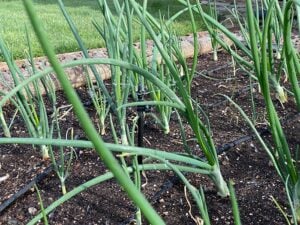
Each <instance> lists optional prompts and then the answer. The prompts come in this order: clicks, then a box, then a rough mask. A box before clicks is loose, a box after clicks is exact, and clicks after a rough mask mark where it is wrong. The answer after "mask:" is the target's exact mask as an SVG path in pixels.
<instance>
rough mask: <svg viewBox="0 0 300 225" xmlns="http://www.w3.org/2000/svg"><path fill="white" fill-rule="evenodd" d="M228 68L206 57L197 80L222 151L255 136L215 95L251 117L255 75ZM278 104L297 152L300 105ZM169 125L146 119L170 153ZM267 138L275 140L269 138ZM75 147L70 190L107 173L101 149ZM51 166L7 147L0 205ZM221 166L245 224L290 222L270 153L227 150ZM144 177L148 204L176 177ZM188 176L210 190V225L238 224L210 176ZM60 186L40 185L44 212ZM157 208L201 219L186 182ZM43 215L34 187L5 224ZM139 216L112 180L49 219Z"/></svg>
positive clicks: (259, 104)
mask: <svg viewBox="0 0 300 225" xmlns="http://www.w3.org/2000/svg"><path fill="white" fill-rule="evenodd" d="M230 63H231V58H230V57H229V56H228V55H227V54H224V53H219V60H218V61H217V62H213V61H212V56H211V55H205V56H200V57H199V65H198V68H197V71H198V72H199V73H201V74H204V75H205V77H204V76H202V75H198V76H197V77H196V78H195V79H194V82H193V89H192V96H193V98H194V99H195V100H196V101H197V102H199V103H200V105H201V106H202V108H203V109H204V111H205V112H206V113H207V115H208V117H209V120H210V124H211V129H212V132H213V137H214V141H215V143H216V145H217V146H221V145H224V144H226V143H227V142H231V141H234V140H236V139H238V138H240V137H243V136H245V135H252V134H253V133H252V132H251V130H250V129H249V127H248V125H247V124H246V123H245V122H244V120H243V118H242V117H241V116H240V115H239V113H238V112H237V110H236V109H235V108H234V107H233V106H232V105H230V104H228V102H226V101H224V98H223V97H221V96H220V95H216V94H226V95H229V96H232V97H233V98H234V100H235V101H236V102H237V103H238V104H239V105H240V106H242V108H243V109H244V110H245V111H247V112H248V114H249V115H250V116H251V115H252V113H251V112H252V108H251V99H250V94H249V93H250V92H249V88H248V86H249V78H248V76H246V75H245V73H243V72H242V71H241V70H236V71H235V72H234V68H233V67H232V66H231V65H229V64H230ZM235 69H236V68H235ZM213 70H214V71H213ZM208 71H210V72H208ZM255 87H256V86H255ZM255 87H254V88H255ZM78 93H79V94H80V96H81V97H82V99H83V101H84V102H88V101H90V100H89V98H88V95H87V91H86V89H85V88H79V89H78ZM58 96H59V99H58V102H59V105H68V103H67V101H66V100H65V99H64V97H63V94H62V93H58ZM274 99H275V98H274ZM254 100H255V105H256V112H257V126H258V127H260V128H265V127H266V125H267V123H266V119H265V118H266V113H265V108H264V103H263V100H262V98H261V95H260V94H259V93H258V92H256V93H255V96H254ZM275 101H276V100H275ZM87 105H88V104H87ZM276 106H277V108H278V110H279V113H280V117H281V118H282V121H283V122H282V123H283V124H284V126H285V128H286V129H287V132H286V134H287V136H288V140H289V142H290V143H289V144H290V146H291V148H292V149H295V146H296V145H297V144H299V140H300V138H299V133H300V132H299V130H300V129H299V127H300V126H299V124H300V118H299V115H298V117H297V116H296V115H297V111H296V109H295V104H294V103H293V100H292V99H290V101H289V102H288V103H287V104H286V105H285V109H282V106H281V105H280V104H279V102H276ZM65 110H67V108H66V109H65ZM87 110H88V112H89V113H90V115H91V116H92V118H94V119H95V118H96V112H95V111H94V110H93V109H92V107H88V106H87ZM5 112H6V115H7V118H9V117H8V115H12V114H13V113H14V111H13V108H12V107H10V106H9V107H7V109H6V111H5ZM132 113H134V112H132ZM133 115H134V114H133ZM61 124H62V129H63V130H64V131H66V130H67V129H68V128H71V127H73V128H74V132H75V135H76V137H78V138H83V139H84V135H83V132H82V131H81V129H80V126H79V124H78V122H77V120H76V119H75V116H74V115H73V113H72V111H70V112H69V113H68V114H67V115H66V116H65V118H63V119H62V121H61ZM170 124H171V129H170V130H171V132H170V133H169V134H168V135H165V134H163V132H162V130H161V129H160V128H159V127H158V126H157V124H155V123H154V122H153V120H151V119H150V118H147V119H146V126H145V138H144V139H145V144H146V145H147V146H149V147H151V148H157V149H162V150H166V151H171V152H175V151H183V146H182V140H181V137H180V131H179V126H178V121H177V119H176V116H175V115H174V117H172V119H171V122H170ZM23 126H24V125H23V124H22V123H21V121H18V120H16V122H15V123H14V125H13V128H12V131H13V135H14V136H18V137H21V136H26V132H25V130H24V128H22V127H23ZM186 131H187V135H188V138H189V139H191V141H189V144H190V147H191V149H192V150H193V151H194V153H195V154H197V155H201V151H200V150H199V148H198V147H197V145H196V143H195V142H193V140H192V138H193V134H192V132H191V130H190V128H189V127H188V126H186ZM1 135H2V134H1ZM103 138H104V140H106V141H110V142H111V140H112V138H111V135H110V132H109V129H108V130H107V135H105V136H103ZM265 138H266V139H268V140H271V139H270V137H268V136H266V137H265ZM270 142H271V141H270ZM76 150H77V152H78V154H77V159H75V160H74V161H73V163H72V168H71V172H70V176H69V177H68V179H67V181H66V184H67V189H68V190H72V189H73V188H74V187H76V186H78V185H80V184H82V183H84V182H86V181H88V180H90V179H92V178H94V177H97V176H99V175H101V174H103V173H104V172H106V171H107V169H106V168H105V166H104V165H103V163H102V162H101V159H100V158H99V157H98V156H97V154H96V153H95V151H92V150H84V149H76ZM49 163H50V162H41V157H40V153H39V150H38V149H35V148H34V147H32V146H24V145H1V146H0V177H1V176H4V175H5V174H9V179H7V180H5V181H4V182H2V183H0V196H1V197H0V204H2V203H3V202H4V201H5V200H7V199H8V198H10V197H11V196H12V195H13V194H14V193H16V192H17V191H18V190H19V189H21V188H22V187H23V185H25V184H26V183H28V182H30V180H31V179H33V178H34V177H35V176H36V175H37V174H39V173H41V172H42V171H43V170H44V169H45V168H46V167H47V166H48V165H49ZM220 164H221V169H222V173H223V175H224V177H225V179H226V180H229V179H232V180H233V181H234V183H235V185H234V187H235V191H236V195H237V199H238V203H239V208H240V213H241V219H242V222H243V224H246V225H250V224H255V225H259V224H261V225H265V224H286V221H285V220H284V217H283V215H282V214H281V213H280V212H279V210H278V209H277V208H276V206H275V204H274V203H273V202H272V200H271V197H272V196H273V197H274V198H275V199H276V200H277V201H278V203H279V204H280V205H281V206H282V207H283V209H284V210H286V211H287V212H289V209H288V203H287V198H286V194H285V190H284V185H283V184H282V182H281V181H280V179H279V177H278V176H277V174H276V172H275V169H274V168H273V166H272V164H271V162H270V160H269V158H268V156H267V155H266V153H265V152H264V150H263V149H262V148H261V146H260V145H259V144H258V143H257V142H256V141H255V140H250V141H247V142H244V143H242V144H240V145H238V146H236V147H234V148H231V149H230V150H228V151H227V152H225V153H223V154H222V155H221V156H220ZM146 175H147V179H148V184H147V185H146V186H145V188H144V189H143V193H145V195H146V196H147V197H148V199H150V200H151V199H153V196H154V195H155V193H157V192H158V191H159V190H160V189H161V187H162V185H164V184H165V183H166V182H167V181H168V180H169V179H172V177H173V173H172V172H159V171H151V172H146ZM187 177H188V179H189V181H190V182H191V183H192V184H193V185H194V186H195V187H200V186H202V187H203V188H204V191H205V195H206V200H207V205H208V210H209V214H210V217H211V221H212V224H214V225H224V224H233V219H232V211H231V204H230V201H229V199H227V198H225V199H222V198H220V197H218V196H217V195H216V191H215V189H214V186H213V184H212V183H211V181H210V180H209V179H208V178H206V177H204V176H202V175H195V174H192V175H187ZM59 184H60V182H59V180H58V178H57V176H56V174H55V173H54V172H52V173H50V174H49V175H47V176H46V178H45V179H43V180H42V181H41V182H39V183H38V184H37V186H38V188H39V190H40V192H41V196H42V199H43V203H44V206H45V207H46V206H48V205H49V204H50V203H51V202H53V201H55V200H56V199H58V198H59V197H60V196H61V192H60V186H59ZM188 202H190V203H191V204H192V209H191V213H189V211H190V207H189V204H188ZM153 205H154V207H155V208H156V210H157V211H158V212H159V214H160V215H161V216H162V217H163V219H164V220H165V221H166V223H167V224H170V225H173V224H174V225H175V224H178V225H179V224H195V222H194V220H193V219H192V217H191V215H192V216H193V217H195V218H196V217H200V218H201V216H200V214H199V212H198V211H197V209H196V207H195V205H194V204H193V201H192V197H191V196H190V195H188V196H185V194H184V185H183V184H182V183H181V182H177V183H175V184H174V185H173V186H172V187H171V188H170V189H169V190H167V191H166V192H165V193H163V194H162V195H161V196H159V198H158V200H157V201H155V202H154V203H153ZM39 210H40V205H39V203H38V198H37V193H36V191H35V190H34V189H31V190H29V191H28V192H27V193H26V194H25V195H23V196H22V197H20V198H18V199H17V200H16V201H15V202H14V203H13V204H12V205H10V206H9V207H8V208H7V209H6V210H4V211H3V212H2V213H1V214H0V224H10V225H12V224H25V223H27V222H28V221H30V219H31V218H33V217H34V215H36V214H37V213H38V211H39ZM134 212H135V207H134V206H133V205H132V203H131V202H130V201H129V200H128V198H127V196H126V194H124V192H123V191H122V189H121V188H120V187H119V185H118V184H117V183H116V182H115V181H114V180H110V181H107V182H105V183H102V184H100V185H96V186H94V187H92V188H90V189H88V190H87V191H84V192H82V193H81V194H79V195H78V196H76V197H75V198H73V199H71V200H70V201H68V202H66V203H64V204H63V205H62V206H60V207H59V208H57V209H56V210H54V211H53V212H52V213H51V214H50V215H49V221H50V224H57V225H58V224H126V223H128V221H130V218H132V217H133V216H134ZM145 224H146V223H145Z"/></svg>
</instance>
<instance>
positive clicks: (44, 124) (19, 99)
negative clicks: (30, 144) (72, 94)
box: [0, 32, 56, 159]
mask: <svg viewBox="0 0 300 225" xmlns="http://www.w3.org/2000/svg"><path fill="white" fill-rule="evenodd" d="M26 33H27V32H26ZM27 39H28V35H27ZM28 47H29V51H28V62H29V64H30V65H29V66H27V68H26V70H27V73H28V74H34V73H36V71H37V69H36V68H35V64H34V61H33V57H32V51H31V45H30V41H29V39H28ZM0 49H1V52H2V55H3V57H4V59H5V60H6V62H7V65H8V67H9V70H10V73H11V75H12V80H13V84H8V83H5V82H7V81H6V80H5V79H1V80H2V82H3V83H2V84H1V85H3V86H6V87H7V89H11V88H12V87H13V85H15V86H17V85H18V84H19V83H20V82H22V81H23V80H24V79H25V76H24V75H23V73H22V72H21V70H20V69H19V68H18V66H17V65H16V64H15V63H14V61H13V60H12V56H11V53H10V51H9V50H8V48H7V47H6V45H5V43H4V40H3V39H1V38H0ZM40 86H41V87H43V88H44V92H45V93H47V96H48V100H49V102H50V104H51V105H52V109H51V110H55V105H56V97H55V91H54V84H53V82H52V80H51V79H50V77H49V76H45V77H43V78H42V79H40V80H37V81H34V82H33V83H32V85H30V86H26V87H24V88H23V89H22V90H19V92H18V93H16V95H14V96H13V97H12V98H10V101H11V103H13V104H14V105H15V106H16V109H17V111H18V112H19V113H20V115H21V117H22V118H23V121H24V123H25V126H26V128H27V130H28V132H29V134H30V135H31V136H32V137H38V138H50V137H51V132H50V129H51V128H50V127H51V125H50V123H51V122H49V120H48V115H47V113H48V112H49V111H48V110H47V108H46V105H45V102H44V99H43V96H42V93H41V90H40ZM2 95H5V93H2ZM2 107H3V104H1V122H2V128H3V130H4V134H5V136H7V137H9V136H11V134H10V131H9V128H8V126H7V125H6V123H5V120H4V118H3V114H2ZM40 148H41V152H42V157H43V159H48V158H49V146H46V145H42V146H40Z"/></svg>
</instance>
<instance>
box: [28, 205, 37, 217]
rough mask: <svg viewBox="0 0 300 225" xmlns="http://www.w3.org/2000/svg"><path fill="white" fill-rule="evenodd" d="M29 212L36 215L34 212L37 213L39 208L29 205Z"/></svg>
mask: <svg viewBox="0 0 300 225" xmlns="http://www.w3.org/2000/svg"><path fill="white" fill-rule="evenodd" d="M28 212H29V214H30V215H34V214H36V213H37V209H36V208H34V207H29V208H28Z"/></svg>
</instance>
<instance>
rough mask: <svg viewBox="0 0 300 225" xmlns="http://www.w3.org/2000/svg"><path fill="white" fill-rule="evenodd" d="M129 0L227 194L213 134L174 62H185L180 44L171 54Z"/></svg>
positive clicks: (216, 180)
mask: <svg viewBox="0 0 300 225" xmlns="http://www.w3.org/2000/svg"><path fill="white" fill-rule="evenodd" d="M129 2H130V4H131V6H132V8H133V9H134V11H135V13H136V15H137V17H138V18H139V20H140V22H141V23H142V25H143V26H144V27H145V29H146V30H147V32H148V34H149V36H150V37H151V39H152V40H153V42H154V44H155V45H156V47H157V49H158V51H159V53H160V55H161V57H162V59H163V60H164V62H165V65H166V66H167V67H168V70H169V71H170V73H171V75H172V76H173V79H174V80H175V83H176V86H177V88H178V96H179V97H180V98H181V100H182V102H183V105H184V109H183V110H182V111H181V113H182V115H183V116H184V117H185V118H186V119H187V121H188V123H189V125H190V126H191V128H192V130H193V132H194V135H195V137H196V139H197V142H198V144H199V146H200V147H201V149H202V151H203V153H204V155H205V156H206V158H207V161H208V164H210V165H211V166H213V167H214V170H215V171H214V173H213V175H211V176H210V177H211V179H212V180H213V181H214V183H215V185H216V187H217V188H218V193H219V194H220V195H221V196H227V195H228V193H229V192H228V187H227V184H226V183H225V181H224V179H223V177H222V175H221V172H220V167H219V162H218V157H217V154H216V148H215V145H214V142H213V140H212V137H211V134H210V132H209V130H208V129H207V127H206V125H205V124H204V123H203V122H202V121H201V120H200V118H199V116H198V113H197V110H195V109H194V106H193V103H192V100H191V97H190V86H189V85H190V84H191V82H188V84H185V83H184V81H183V80H182V78H181V74H180V70H179V68H178V66H176V64H175V62H174V58H176V59H178V62H179V63H180V62H182V63H184V60H182V59H184V57H183V55H182V53H181V51H179V48H178V45H173V46H174V49H173V52H172V54H171V55H170V54H169V52H168V51H166V49H165V48H164V46H163V44H162V42H161V39H160V38H159V37H160V36H159V35H157V34H156V33H155V30H154V28H153V27H152V26H151V23H149V20H148V19H147V18H145V17H144V14H143V11H142V10H141V9H140V7H139V6H138V4H137V3H136V2H135V1H133V0H129ZM188 5H189V6H190V4H189V1H188ZM189 9H190V11H191V7H189ZM193 22H194V21H193ZM194 44H195V45H197V41H194ZM195 49H197V48H195ZM183 67H184V68H186V64H183ZM192 72H194V68H193V69H192ZM184 73H185V74H184V75H185V76H186V77H188V78H190V77H191V76H190V73H188V70H187V69H184ZM168 89H169V88H168ZM145 104H147V103H145ZM154 104H155V103H154ZM167 104H168V103H167Z"/></svg>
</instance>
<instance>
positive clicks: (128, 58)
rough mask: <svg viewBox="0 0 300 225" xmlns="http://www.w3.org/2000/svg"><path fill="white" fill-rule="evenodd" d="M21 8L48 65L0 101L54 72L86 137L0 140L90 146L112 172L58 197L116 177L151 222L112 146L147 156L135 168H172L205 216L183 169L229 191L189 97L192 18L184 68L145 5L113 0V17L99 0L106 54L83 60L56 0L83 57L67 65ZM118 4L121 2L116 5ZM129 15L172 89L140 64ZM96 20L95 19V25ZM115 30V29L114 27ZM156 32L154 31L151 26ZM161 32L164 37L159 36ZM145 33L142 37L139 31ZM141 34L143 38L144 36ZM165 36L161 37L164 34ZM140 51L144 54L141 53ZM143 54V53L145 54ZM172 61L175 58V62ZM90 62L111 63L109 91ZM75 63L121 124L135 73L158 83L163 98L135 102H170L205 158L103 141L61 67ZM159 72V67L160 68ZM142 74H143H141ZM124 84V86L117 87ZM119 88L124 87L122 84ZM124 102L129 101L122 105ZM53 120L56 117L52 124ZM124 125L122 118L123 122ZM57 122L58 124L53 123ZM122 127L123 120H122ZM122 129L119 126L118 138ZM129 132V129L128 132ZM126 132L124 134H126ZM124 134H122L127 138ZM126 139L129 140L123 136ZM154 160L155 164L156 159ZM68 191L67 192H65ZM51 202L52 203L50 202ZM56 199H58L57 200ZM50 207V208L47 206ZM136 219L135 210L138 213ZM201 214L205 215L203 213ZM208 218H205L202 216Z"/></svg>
mask: <svg viewBox="0 0 300 225" xmlns="http://www.w3.org/2000/svg"><path fill="white" fill-rule="evenodd" d="M23 2H24V5H25V9H26V11H27V13H28V15H29V18H30V21H31V23H32V26H33V28H34V31H35V33H36V35H37V38H38V40H39V42H40V44H41V46H42V48H43V50H44V52H45V54H46V55H47V57H48V59H49V62H50V64H51V66H52V67H51V68H45V69H44V70H43V71H34V74H33V75H32V76H31V77H30V78H28V79H26V80H21V81H20V82H18V83H16V84H15V86H16V87H15V88H13V89H12V90H11V92H10V93H7V94H6V96H4V98H3V99H2V100H1V101H0V106H1V103H3V101H4V100H6V99H8V98H9V97H10V96H14V94H17V96H18V94H19V93H20V92H21V91H22V90H23V89H24V88H25V89H26V88H29V87H30V84H31V83H34V82H37V81H39V79H42V78H44V77H45V76H46V75H47V74H48V73H50V72H53V71H54V72H55V73H56V75H57V77H58V80H59V81H60V84H61V86H62V88H63V90H64V92H65V94H66V97H67V98H68V100H69V102H70V103H71V104H72V106H73V109H74V112H75V114H76V116H77V118H78V120H79V122H80V125H81V127H82V128H83V130H84V132H85V134H86V136H87V138H88V140H90V141H75V140H62V139H54V138H53V137H52V136H49V138H48V137H43V138H39V136H36V138H31V139H30V138H25V139H18V138H7V139H6V138H0V143H2V144H3V143H23V144H29V143H30V144H39V145H41V146H43V145H45V146H56V145H57V146H60V147H61V148H62V147H63V146H76V147H84V148H93V149H95V151H96V152H97V153H98V154H99V156H100V157H101V160H102V161H103V162H104V164H105V165H106V166H107V167H108V169H109V170H110V171H111V172H109V173H107V174H104V175H102V176H100V178H98V179H97V180H96V181H95V180H93V182H90V183H85V184H83V185H81V186H79V187H78V188H75V189H74V190H73V191H71V192H69V193H67V194H66V195H65V197H64V198H63V199H68V198H69V197H70V196H72V195H73V194H74V193H75V194H77V193H79V192H78V191H80V190H81V191H82V190H84V189H86V188H87V187H89V186H91V185H93V184H96V183H99V182H103V181H105V180H107V179H110V178H112V177H115V178H116V180H117V181H118V182H119V183H120V185H121V186H122V187H123V188H124V190H125V192H126V193H127V194H128V196H129V197H130V199H132V200H133V202H134V203H135V204H136V206H137V207H138V208H139V209H140V210H141V212H142V213H143V214H144V215H145V217H146V218H147V219H148V220H149V222H150V223H151V224H164V222H163V221H162V219H161V218H160V217H159V216H158V214H157V212H155V210H154V209H153V208H152V206H151V205H150V204H149V202H148V201H147V200H146V199H145V197H144V196H143V195H142V194H141V192H140V191H139V187H140V178H139V177H136V178H135V183H134V182H132V180H131V179H130V177H129V173H130V172H132V170H133V169H132V168H131V167H128V166H127V165H126V164H125V163H124V164H123V167H121V165H120V164H119V162H118V161H117V160H116V159H115V157H114V155H113V154H112V151H116V152H119V153H120V155H123V156H126V155H127V156H130V157H131V156H134V157H135V156H139V155H142V156H146V157H149V158H151V159H153V160H154V161H152V163H150V164H144V165H139V164H138V163H136V162H135V163H134V164H133V166H134V167H135V171H137V170H138V171H141V170H150V169H151V170H157V169H159V170H172V171H174V172H175V173H176V174H177V175H178V176H179V177H180V179H181V180H182V181H183V182H184V184H185V185H186V186H187V188H188V189H189V191H190V193H191V194H192V196H193V198H194V200H195V202H196V204H197V207H198V209H199V213H201V214H203V215H206V214H207V210H206V208H205V204H204V203H205V202H204V201H203V192H202V194H201V190H200V191H199V190H198V189H197V188H195V187H194V186H192V185H191V184H190V183H189V182H188V181H187V179H186V177H185V176H184V174H183V173H182V172H191V173H201V174H204V175H207V176H209V177H210V178H211V180H212V181H213V183H214V184H215V186H216V188H217V190H218V194H219V195H221V196H223V197H225V196H228V195H229V190H228V187H227V184H226V182H225V181H224V179H223V176H222V174H221V171H220V165H219V162H218V156H217V153H216V148H215V145H214V142H213V139H212V135H211V133H210V130H209V129H208V128H207V125H206V124H205V123H204V122H203V121H202V120H201V119H200V117H199V114H198V106H197V105H195V104H194V103H193V100H192V99H191V95H190V94H191V84H192V78H193V76H194V72H195V68H196V63H197V57H196V56H197V54H198V50H197V49H198V41H197V34H196V27H195V21H194V19H193V17H191V18H192V22H193V37H194V45H195V48H194V49H195V50H194V56H195V57H194V60H193V65H192V68H191V69H189V68H188V66H187V63H186V60H185V59H184V57H183V54H182V52H181V48H180V44H179V41H178V39H176V38H175V39H174V40H175V41H174V44H172V45H170V47H169V48H165V47H164V45H163V43H164V42H163V40H164V38H166V37H167V38H170V37H171V35H170V33H169V34H168V32H166V31H165V30H162V29H161V28H162V26H160V24H159V23H158V28H159V29H157V23H155V22H153V17H150V16H148V14H147V13H146V11H145V7H142V8H141V7H140V5H139V4H138V3H137V2H136V1H134V0H125V1H124V4H123V5H118V3H117V2H118V1H115V4H116V7H117V10H119V11H118V12H124V15H125V16H123V14H122V15H121V16H120V17H119V18H118V19H116V20H114V19H113V17H112V16H111V15H110V14H111V13H110V11H109V10H108V7H107V6H105V4H106V1H100V0H99V3H100V6H101V9H102V12H103V13H104V17H106V18H105V22H104V28H102V29H101V27H99V26H96V28H97V29H98V31H99V32H100V34H101V36H102V37H103V38H104V39H105V40H106V42H107V48H108V54H109V57H110V58H99V59H88V54H87V50H86V49H85V47H84V45H83V43H82V41H81V39H80V37H79V35H78V32H77V31H76V28H75V26H74V24H73V22H72V20H71V19H70V17H69V16H68V15H67V13H66V11H65V10H64V7H63V4H62V1H60V0H59V1H58V2H59V5H60V7H61V9H62V12H63V14H64V15H65V18H66V20H67V22H68V23H69V25H70V28H71V30H72V32H73V33H74V36H75V38H76V39H77V41H78V44H79V45H80V47H81V49H82V51H83V54H84V56H85V58H84V59H81V60H77V61H74V62H69V63H66V64H60V63H59V61H58V59H57V58H56V56H55V53H54V50H53V47H52V46H51V44H50V40H48V37H47V35H46V33H45V31H44V29H43V27H42V24H41V22H40V21H39V19H38V17H37V15H36V12H35V10H34V6H33V3H32V1H31V0H23ZM119 6H120V7H119ZM186 10H188V11H189V13H190V15H192V6H191V5H190V3H189V1H187V9H186ZM133 14H134V15H136V17H137V20H138V22H139V23H140V24H141V26H143V27H144V31H145V32H146V31H147V34H148V36H150V38H151V39H152V40H153V43H154V45H155V48H156V49H157V50H156V51H157V52H158V53H159V54H160V55H161V58H162V61H163V62H164V65H163V68H164V70H163V71H168V72H169V74H170V75H171V76H172V79H173V80H174V82H175V87H176V91H174V90H173V89H172V88H171V87H170V85H169V84H168V83H164V81H165V80H164V79H160V77H161V76H162V75H164V74H163V73H161V74H160V73H159V71H157V70H151V68H148V62H147V63H145V58H144V59H142V60H140V59H139V57H137V56H138V53H136V51H135V50H134V48H133V42H132V37H131V36H132V35H131V31H130V29H131V28H132V27H131V26H132V22H133ZM95 25H96V24H95ZM114 29H115V30H114ZM157 30H158V32H159V34H157V33H156V32H155V31H157ZM163 35H165V36H163ZM144 37H145V36H144ZM144 37H143V36H142V38H144ZM165 40H166V39H165ZM142 54H144V53H142ZM144 55H145V54H144ZM7 61H8V62H11V59H9V58H7ZM175 61H177V63H176V62H175ZM95 64H107V65H110V66H111V70H112V72H113V76H114V77H113V79H112V81H113V82H115V83H113V85H115V87H113V95H110V94H109V93H108V91H107V89H106V87H105V85H104V84H103V81H102V80H101V77H100V75H99V74H98V71H97V70H96V67H95ZM76 65H84V66H88V67H90V68H91V69H92V71H93V73H94V75H95V76H96V80H97V85H99V88H100V89H101V91H102V93H103V95H104V96H105V98H106V100H107V102H108V104H109V105H110V107H111V110H112V112H113V113H114V114H115V115H117V117H118V115H119V118H117V119H118V120H119V122H120V124H119V125H120V127H121V126H122V124H121V123H123V119H124V118H125V119H126V109H122V108H126V107H123V106H124V105H126V104H127V99H128V96H129V93H130V88H132V89H134V88H135V84H136V83H135V82H136V78H138V80H142V79H144V80H146V82H151V83H153V84H154V85H155V86H156V87H157V88H159V89H160V90H161V91H162V93H163V94H164V95H165V96H166V99H167V100H163V101H159V102H154V101H150V102H147V101H144V102H140V103H139V104H142V105H148V104H153V105H155V106H156V105H162V106H168V107H170V106H171V107H172V108H174V109H176V110H178V112H179V113H180V114H181V116H183V117H184V118H185V119H186V120H187V122H188V124H189V125H190V127H191V128H192V130H193V132H194V135H195V138H196V140H197V142H198V144H199V146H200V148H201V150H202V152H203V154H204V156H205V157H206V160H203V159H201V158H200V157H199V152H196V153H194V152H191V153H190V154H186V155H184V154H178V153H169V152H164V151H159V150H153V149H147V148H138V147H134V146H127V145H126V141H125V138H124V140H122V143H123V145H119V144H107V143H104V142H103V141H102V139H101V137H100V136H99V134H98V133H97V130H96V129H95V127H94V125H93V123H92V121H91V119H90V118H89V116H88V114H87V113H86V111H85V110H84V107H83V105H82V102H81V101H80V99H79V97H78V96H77V94H76V92H75V90H74V89H73V88H72V86H71V84H70V81H69V80H68V79H67V77H66V74H65V73H64V70H63V68H66V67H72V66H76ZM180 68H183V73H184V74H183V76H182V75H181V71H180ZM161 71H162V70H161ZM141 77H142V79H141ZM122 85H124V86H122ZM122 88H124V89H122ZM176 93H177V94H176ZM127 105H128V104H127ZM56 122H57V120H56V121H55V123H56ZM125 124H126V123H125ZM56 126H57V125H56ZM124 126H125V125H124ZM123 132H124V131H121V139H122V138H123V137H122V134H124V133H125V132H124V133H123ZM127 134H128V132H127ZM127 134H126V135H127ZM126 138H127V137H126ZM127 141H128V140H127ZM157 161H158V163H157ZM60 175H61V177H65V175H66V174H65V173H60ZM135 175H136V176H139V173H135ZM70 193H71V194H70ZM55 204H56V203H55ZM59 204H62V202H61V201H60V202H59ZM52 209H53V208H52ZM45 212H46V213H49V210H48V209H45ZM137 217H138V218H139V215H138V216H137ZM206 218H208V217H207V216H206ZM207 221H208V220H207Z"/></svg>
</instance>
